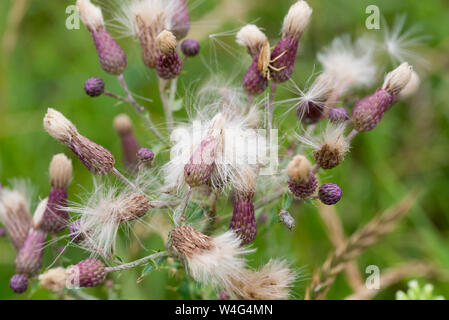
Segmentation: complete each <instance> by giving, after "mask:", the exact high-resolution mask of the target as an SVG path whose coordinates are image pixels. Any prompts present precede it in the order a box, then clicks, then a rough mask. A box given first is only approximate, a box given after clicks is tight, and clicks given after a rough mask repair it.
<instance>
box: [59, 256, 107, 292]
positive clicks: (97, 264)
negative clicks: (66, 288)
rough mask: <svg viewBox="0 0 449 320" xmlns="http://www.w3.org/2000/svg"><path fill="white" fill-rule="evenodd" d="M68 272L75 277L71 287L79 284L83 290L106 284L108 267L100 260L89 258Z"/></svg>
mask: <svg viewBox="0 0 449 320" xmlns="http://www.w3.org/2000/svg"><path fill="white" fill-rule="evenodd" d="M67 272H68V273H69V274H71V275H73V276H74V277H73V278H74V279H71V280H70V281H71V282H73V283H71V285H74V286H76V285H77V284H78V285H79V286H80V287H81V288H86V287H96V286H98V285H100V284H102V283H103V282H104V280H105V279H106V267H105V265H104V264H103V262H101V261H100V260H97V259H94V258H87V259H84V260H82V261H80V262H78V263H77V264H76V265H74V266H72V267H70V268H68V269H67Z"/></svg>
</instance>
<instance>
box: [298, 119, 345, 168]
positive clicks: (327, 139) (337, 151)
mask: <svg viewBox="0 0 449 320" xmlns="http://www.w3.org/2000/svg"><path fill="white" fill-rule="evenodd" d="M345 129H346V125H345V124H344V123H340V124H333V123H329V124H328V125H327V127H326V130H325V131H324V134H323V135H322V136H321V137H319V138H316V137H311V136H310V135H305V136H298V139H299V140H300V141H301V142H302V143H304V144H305V145H308V146H310V147H312V148H313V149H314V152H313V157H314V159H315V162H316V163H317V164H318V165H319V166H320V167H321V168H323V169H332V168H335V167H336V166H338V165H339V164H340V162H341V161H343V159H344V157H345V154H346V153H347V152H348V151H349V143H348V141H347V140H346V138H345V135H344V132H345Z"/></svg>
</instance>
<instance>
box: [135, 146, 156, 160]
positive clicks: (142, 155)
mask: <svg viewBox="0 0 449 320" xmlns="http://www.w3.org/2000/svg"><path fill="white" fill-rule="evenodd" d="M153 159H154V152H153V151H151V150H150V149H148V148H140V149H139V150H138V151H137V161H138V162H139V163H150V162H151V161H153Z"/></svg>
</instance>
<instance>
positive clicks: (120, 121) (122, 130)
mask: <svg viewBox="0 0 449 320" xmlns="http://www.w3.org/2000/svg"><path fill="white" fill-rule="evenodd" d="M114 128H115V131H116V132H117V133H118V135H119V137H120V141H121V143H122V150H123V159H124V162H125V165H126V168H127V169H129V170H135V169H136V167H137V151H138V150H139V143H138V142H137V139H136V137H135V135H134V133H133V124H132V122H131V119H130V118H129V116H128V115H126V114H124V113H122V114H119V115H117V116H116V117H115V118H114Z"/></svg>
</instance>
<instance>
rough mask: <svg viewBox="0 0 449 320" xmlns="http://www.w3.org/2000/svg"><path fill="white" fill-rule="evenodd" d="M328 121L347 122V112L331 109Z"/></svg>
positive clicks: (340, 109)
mask: <svg viewBox="0 0 449 320" xmlns="http://www.w3.org/2000/svg"><path fill="white" fill-rule="evenodd" d="M329 120H330V121H331V122H333V123H342V122H345V121H347V120H349V114H348V111H346V109H345V108H332V109H330V110H329Z"/></svg>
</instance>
